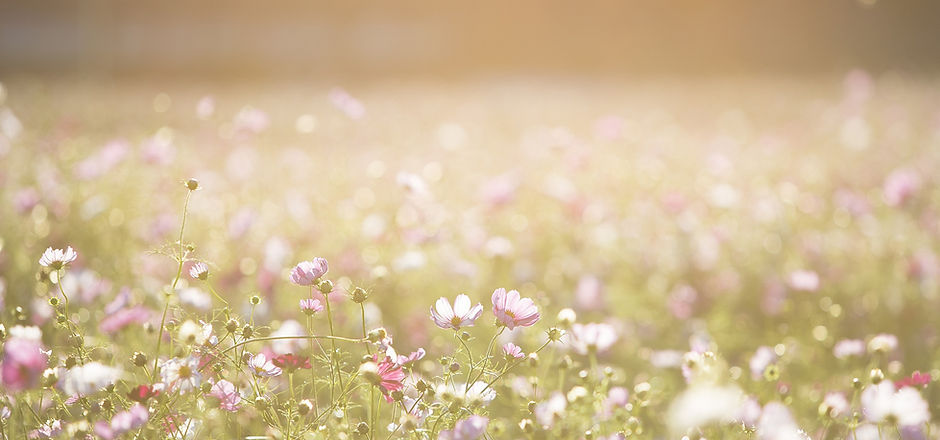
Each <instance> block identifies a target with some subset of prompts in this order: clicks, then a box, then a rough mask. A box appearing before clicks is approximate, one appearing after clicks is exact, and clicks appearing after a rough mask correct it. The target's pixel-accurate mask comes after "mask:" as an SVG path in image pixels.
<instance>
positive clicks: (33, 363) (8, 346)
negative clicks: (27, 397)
mask: <svg viewBox="0 0 940 440" xmlns="http://www.w3.org/2000/svg"><path fill="white" fill-rule="evenodd" d="M48 361H49V357H48V356H47V355H46V353H45V352H44V351H43V347H42V344H41V343H40V342H39V340H38V339H34V338H27V337H17V336H14V337H11V338H10V339H7V341H6V342H5V343H4V344H3V358H2V361H0V383H3V386H4V387H6V389H7V390H8V391H13V392H14V393H15V392H19V391H24V390H27V389H30V388H33V387H34V386H36V384H37V382H38V381H39V377H40V376H41V375H42V372H43V370H45V369H46V364H47V362H48Z"/></svg>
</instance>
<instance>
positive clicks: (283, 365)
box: [271, 353, 311, 373]
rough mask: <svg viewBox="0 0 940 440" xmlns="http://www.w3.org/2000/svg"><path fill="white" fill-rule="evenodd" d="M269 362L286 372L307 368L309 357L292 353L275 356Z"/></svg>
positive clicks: (308, 367) (308, 366)
mask: <svg viewBox="0 0 940 440" xmlns="http://www.w3.org/2000/svg"><path fill="white" fill-rule="evenodd" d="M271 363H273V364H274V365H275V366H276V367H278V368H280V369H282V370H287V372H288V373H292V372H294V371H296V370H299V369H304V370H309V369H310V368H311V366H310V358H307V357H300V356H297V355H295V354H294V353H287V354H282V355H278V356H275V357H274V359H271Z"/></svg>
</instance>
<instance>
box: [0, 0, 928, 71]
mask: <svg viewBox="0 0 940 440" xmlns="http://www.w3.org/2000/svg"><path fill="white" fill-rule="evenodd" d="M938 29H940V2H936V1H931V0H906V1H876V0H831V1H816V0H798V1H780V0H758V1H754V0H716V1H707V2H704V1H698V0H668V1H662V0H656V1H612V0H602V1H595V2H587V3H586V2H570V1H557V0H550V1H535V0H522V1H513V2H491V1H484V2H477V1H475V2H439V1H428V0H423V1H417V0H412V1H403V2H394V4H392V3H381V4H376V3H373V2H362V1H351V2H330V1H320V0H318V1H306V0H276V1H265V2H257V1H245V0H235V1H226V2H218V1H206V2H191V1H182V0H167V1H160V2H126V1H115V0H87V1H81V2H72V1H64V0H63V1H46V0H43V1H28V2H17V1H3V2H0V74H6V75H7V76H9V75H10V74H15V73H24V72H27V73H37V72H44V73H50V74H56V75H58V74H63V73H70V74H71V73H76V74H83V75H91V76H124V75H169V74H172V75H182V76H196V77H200V76H208V77H212V78H246V77H247V78H284V77H306V76H311V75H315V76H320V77H331V78H335V77H345V78H349V77H366V78H370V77H390V76H414V75H420V76H445V77H453V76H466V75H488V74H503V73H510V74H531V73H538V74H543V75H544V74H557V75H567V74H577V73H586V72H589V73H598V74H612V75H617V74H661V73H676V74H727V73H753V72H771V73H774V74H781V73H800V72H839V73H844V72H845V71H846V70H848V69H850V68H856V67H861V68H865V69H869V70H873V71H876V72H877V71H882V70H888V69H900V70H916V71H923V70H929V71H932V70H935V69H936V68H937V66H938V63H940V38H937V37H938V35H937V34H938Z"/></svg>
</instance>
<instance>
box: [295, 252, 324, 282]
mask: <svg viewBox="0 0 940 440" xmlns="http://www.w3.org/2000/svg"><path fill="white" fill-rule="evenodd" d="M329 270H330V265H329V264H328V263H327V261H326V258H320V257H317V258H314V259H313V261H301V262H300V263H297V265H296V266H294V268H293V269H291V271H290V281H291V282H292V283H294V284H296V285H298V286H312V285H314V284H315V283H316V282H317V280H319V279H320V277H322V276H323V275H326V272H327V271H329Z"/></svg>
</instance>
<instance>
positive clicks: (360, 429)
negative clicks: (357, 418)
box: [356, 422, 369, 435]
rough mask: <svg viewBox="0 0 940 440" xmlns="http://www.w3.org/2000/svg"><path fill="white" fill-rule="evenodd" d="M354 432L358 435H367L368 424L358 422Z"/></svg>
mask: <svg viewBox="0 0 940 440" xmlns="http://www.w3.org/2000/svg"><path fill="white" fill-rule="evenodd" d="M356 432H357V433H359V434H360V435H366V434H368V433H369V424H368V423H366V422H359V424H358V425H356Z"/></svg>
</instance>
